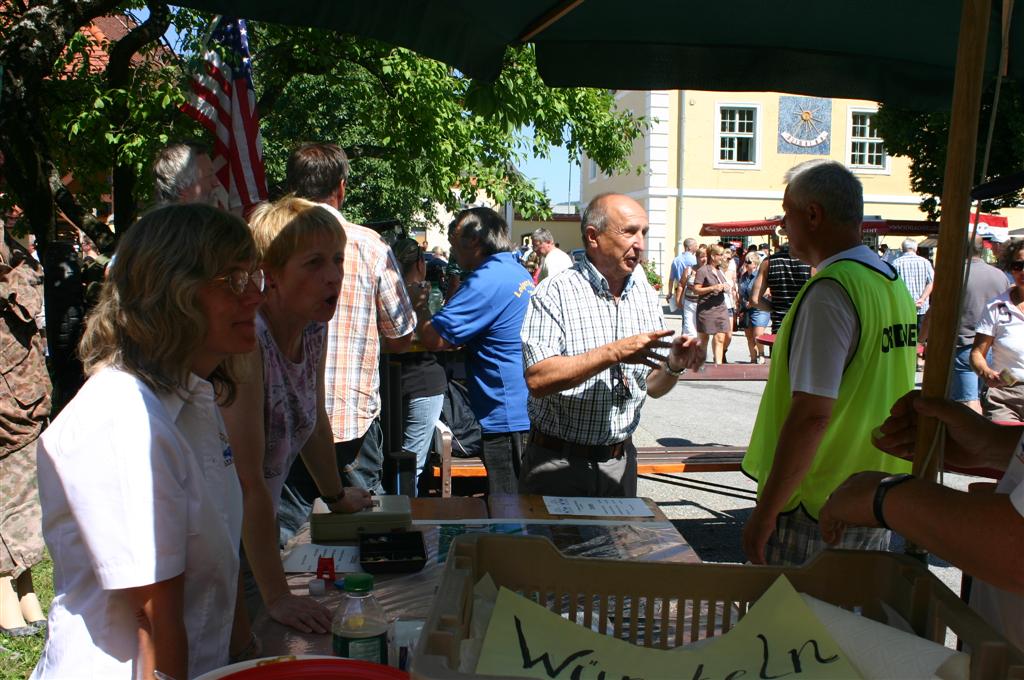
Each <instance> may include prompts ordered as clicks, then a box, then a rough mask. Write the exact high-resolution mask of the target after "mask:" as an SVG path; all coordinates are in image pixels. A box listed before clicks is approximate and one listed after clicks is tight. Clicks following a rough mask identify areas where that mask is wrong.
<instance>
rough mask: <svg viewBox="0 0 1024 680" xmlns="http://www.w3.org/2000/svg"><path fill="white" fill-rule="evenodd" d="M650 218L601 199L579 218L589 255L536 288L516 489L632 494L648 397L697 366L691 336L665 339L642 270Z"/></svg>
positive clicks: (525, 339)
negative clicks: (526, 424) (525, 430)
mask: <svg viewBox="0 0 1024 680" xmlns="http://www.w3.org/2000/svg"><path fill="white" fill-rule="evenodd" d="M647 222H648V220H647V211H645V210H644V209H643V207H641V205H640V204H639V203H637V202H636V201H634V200H633V199H632V198H629V197H628V196H625V195H622V194H601V195H600V196H597V197H595V198H594V199H593V200H592V201H591V202H590V205H589V206H588V207H587V209H586V211H585V212H584V213H583V220H582V224H581V230H582V236H583V246H584V250H585V252H586V256H585V257H584V259H583V260H582V261H581V262H577V263H576V264H574V265H573V267H572V268H571V269H568V270H566V271H565V272H563V273H561V274H560V275H558V276H556V277H554V278H549V279H546V280H545V281H543V282H542V283H541V284H540V285H539V286H538V288H537V291H536V293H535V294H534V297H533V298H532V299H531V300H530V304H529V308H528V309H527V312H526V319H525V321H524V322H523V329H522V336H521V339H522V348H523V366H524V367H525V369H526V384H527V386H528V387H529V390H530V399H529V415H530V425H531V430H530V440H529V443H528V445H527V447H526V452H525V454H524V456H523V463H522V471H521V472H520V476H519V490H520V492H521V493H534V494H545V495H554V496H626V497H629V496H635V495H636V448H635V447H634V446H633V442H632V434H633V432H634V430H636V428H637V426H638V425H639V424H640V408H641V407H642V406H643V404H644V401H645V400H646V398H647V396H648V395H650V396H652V397H655V398H657V397H660V396H662V395H664V394H667V393H668V391H669V390H671V389H672V388H673V387H674V386H675V384H676V382H677V381H678V379H679V374H680V373H682V371H683V369H684V368H698V367H699V366H700V365H701V364H702V363H704V354H705V353H706V349H705V348H704V347H702V346H701V344H700V341H699V340H698V339H696V338H687V337H685V336H680V337H677V338H675V339H672V338H670V337H669V336H671V335H672V333H673V332H672V331H670V330H666V329H665V319H664V317H663V316H662V313H661V300H660V298H659V296H658V294H657V293H655V292H654V289H653V288H651V286H650V284H649V283H648V282H647V277H646V276H645V275H644V271H643V269H642V268H640V269H637V265H638V264H640V261H641V256H642V255H643V252H644V247H645V241H646V238H647V231H648V228H649V227H648V223H647Z"/></svg>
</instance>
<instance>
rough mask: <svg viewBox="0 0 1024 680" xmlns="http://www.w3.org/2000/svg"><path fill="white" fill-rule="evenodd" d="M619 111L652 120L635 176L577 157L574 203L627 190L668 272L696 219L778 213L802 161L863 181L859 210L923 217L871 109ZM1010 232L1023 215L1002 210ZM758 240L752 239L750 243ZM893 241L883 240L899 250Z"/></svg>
mask: <svg viewBox="0 0 1024 680" xmlns="http://www.w3.org/2000/svg"><path fill="white" fill-rule="evenodd" d="M616 103H617V105H618V107H619V108H623V109H629V110H631V111H633V112H634V113H636V114H638V115H641V116H644V117H645V118H647V119H648V120H649V121H650V123H651V128H650V130H649V131H648V133H647V135H646V136H645V137H643V138H641V139H638V140H637V141H636V143H635V146H634V149H633V156H632V159H631V160H632V163H633V164H634V165H643V166H645V170H644V171H643V172H642V173H641V174H639V175H638V174H636V173H635V172H634V173H630V174H621V175H612V176H609V175H606V174H604V173H603V172H602V170H601V169H600V168H599V167H597V165H596V164H595V163H594V162H593V161H591V160H590V159H588V158H585V157H584V158H583V159H582V163H581V164H582V171H581V178H580V184H581V186H580V200H581V203H582V204H583V205H586V204H587V203H588V202H589V201H590V199H591V198H592V197H594V196H596V195H597V194H599V193H602V192H605V191H617V192H621V193H625V194H628V195H630V196H632V197H633V198H635V199H636V200H637V201H639V202H640V203H641V205H643V206H644V207H645V208H646V209H647V212H648V214H649V216H650V225H651V230H650V238H649V243H648V246H647V248H648V257H649V258H650V259H651V260H652V261H654V262H656V263H657V264H658V266H659V267H660V269H661V270H662V272H663V276H667V274H668V266H669V263H670V262H671V260H672V258H673V257H674V256H675V254H676V253H677V252H678V246H679V244H681V242H682V240H683V239H684V238H687V237H691V236H692V237H694V238H697V239H698V240H701V241H705V242H714V241H716V240H717V239H715V238H713V237H705V238H702V237H701V236H700V228H701V225H702V224H704V223H705V222H729V221H740V220H762V219H766V218H771V217H774V216H777V215H781V214H782V194H783V190H784V188H785V184H784V182H783V177H784V175H785V173H786V170H788V169H789V168H791V167H792V166H794V165H796V164H798V163H800V162H802V161H805V160H810V159H811V158H823V157H825V158H832V159H834V160H837V161H840V162H842V163H845V164H846V165H847V166H848V167H849V168H850V169H851V170H853V171H854V172H855V173H856V174H857V176H858V177H859V178H860V180H861V182H862V183H863V185H864V214H865V215H879V216H881V217H884V218H889V219H914V220H922V219H925V215H924V214H923V213H922V212H921V211H920V210H919V209H918V207H917V206H918V204H919V203H920V201H921V196H919V195H917V194H914V193H912V192H911V190H910V179H909V166H910V161H909V160H908V159H906V158H894V157H890V156H889V155H888V154H886V152H885V142H884V140H883V139H881V138H880V137H879V136H878V133H877V131H876V129H875V126H874V121H873V118H874V115H875V113H876V112H877V110H878V105H877V104H876V103H874V102H870V101H863V100H854V99H827V98H821V97H807V96H803V95H788V94H780V93H777V92H703V91H695V90H682V91H668V90H656V91H642V92H641V91H620V92H618V93H617V95H616ZM1001 214H1003V215H1006V216H1008V217H1009V221H1010V228H1011V230H1012V229H1014V228H1017V227H1022V226H1024V209H1014V210H1005V211H1002V212H1001ZM761 240H763V239H762V238H761V237H757V238H755V239H752V242H754V241H761ZM901 240H902V239H901V238H892V237H888V238H886V239H885V241H886V242H888V243H889V244H890V246H896V247H897V248H898V247H899V242H900V241H901Z"/></svg>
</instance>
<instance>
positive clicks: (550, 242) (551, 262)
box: [533, 227, 572, 283]
mask: <svg viewBox="0 0 1024 680" xmlns="http://www.w3.org/2000/svg"><path fill="white" fill-rule="evenodd" d="M533 252H535V253H537V254H538V255H539V256H540V258H541V260H540V262H541V264H540V273H539V274H538V275H537V283H540V282H541V281H543V280H544V279H546V278H548V277H549V276H554V275H555V274H557V273H558V272H563V271H565V270H566V269H568V268H569V267H571V266H572V258H571V257H569V253H567V252H565V251H564V250H562V249H561V248H559V247H558V246H556V245H555V237H554V236H553V235H552V234H551V231H550V230H548V229H544V228H543V227H541V228H540V229H535V230H534V232H533Z"/></svg>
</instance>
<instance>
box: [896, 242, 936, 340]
mask: <svg viewBox="0 0 1024 680" xmlns="http://www.w3.org/2000/svg"><path fill="white" fill-rule="evenodd" d="M892 266H893V267H895V268H896V273H897V274H899V275H900V279H902V280H903V283H905V284H906V285H907V290H908V291H910V297H912V298H914V304H916V305H917V332H918V333H920V332H921V321H923V320H924V315H925V314H926V313H927V312H928V298H929V297H930V296H931V294H932V281H934V280H935V268H934V267H932V263H931V262H929V261H928V260H926V259H925V258H923V257H921V256H920V255H918V254H917V242H916V241H915V240H914V239H911V238H908V239H906V240H904V241H903V254H902V255H900V256H899V257H897V258H896V260H895V261H894V262H893V263H892Z"/></svg>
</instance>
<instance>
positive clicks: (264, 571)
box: [223, 196, 371, 660]
mask: <svg viewBox="0 0 1024 680" xmlns="http://www.w3.org/2000/svg"><path fill="white" fill-rule="evenodd" d="M249 223H250V225H251V227H252V231H253V235H254V236H255V239H256V247H257V250H258V253H259V261H260V263H261V266H262V268H263V272H264V273H265V276H266V292H265V295H264V300H263V304H262V305H261V306H260V309H259V313H258V314H257V315H256V339H257V344H258V347H257V349H256V351H253V352H251V353H250V354H248V355H246V356H245V357H244V359H243V361H242V363H243V366H244V373H243V375H244V376H245V377H244V380H242V381H240V382H239V385H238V397H237V398H236V399H235V401H234V402H233V403H232V404H230V405H229V406H227V407H226V408H225V409H224V410H223V413H224V420H225V422H226V423H227V426H228V433H229V435H230V437H231V446H232V447H233V449H234V452H235V458H236V461H237V466H238V476H239V479H240V480H241V483H242V494H243V497H244V501H245V517H244V521H243V523H242V545H243V547H244V556H245V563H243V566H242V572H243V580H244V581H245V586H246V603H245V604H246V605H247V608H248V610H249V611H248V616H246V612H244V611H242V610H241V608H239V612H238V616H237V628H236V631H235V643H236V646H239V645H244V649H243V650H242V651H241V652H239V653H238V654H236V655H235V657H236V658H237V659H238V660H243V659H245V658H249V657H253V656H257V655H258V651H259V644H258V641H257V640H256V639H255V637H254V636H253V635H252V633H251V632H249V626H248V624H249V617H254V616H255V615H256V613H257V612H258V611H259V610H260V609H261V606H266V608H267V613H268V614H269V615H270V617H271V618H273V619H274V620H275V621H278V622H280V623H283V624H285V625H288V626H291V627H293V628H296V629H298V630H300V631H302V632H304V633H309V632H316V633H325V632H327V631H328V630H330V625H331V613H330V611H329V610H328V609H327V608H326V607H324V606H323V605H321V604H320V603H319V602H317V601H316V600H314V599H313V598H312V597H308V596H301V595H293V594H292V593H291V590H290V589H289V587H288V582H287V580H286V579H285V573H284V567H283V566H282V564H281V553H280V550H279V536H280V532H279V529H278V520H277V509H278V506H279V504H280V498H281V491H282V488H283V486H284V480H285V477H286V476H287V475H288V470H289V469H290V468H291V466H292V463H293V462H294V461H295V459H296V457H298V456H300V455H301V456H302V460H303V462H304V463H305V464H306V467H307V469H308V470H309V472H310V475H311V477H312V478H313V481H314V482H316V485H317V487H318V489H319V491H320V494H321V496H320V498H321V499H323V501H324V502H325V503H326V504H327V507H328V508H330V510H331V511H332V512H355V511H357V510H361V509H363V508H365V507H368V506H369V505H370V502H371V501H370V496H369V494H368V493H367V492H366V491H364V490H363V489H357V488H354V487H349V488H345V487H344V486H343V485H342V481H341V475H340V472H339V470H338V462H337V459H336V457H335V455H334V436H333V434H332V431H331V424H330V420H329V419H328V417H327V411H326V409H325V407H324V371H325V367H326V358H327V351H326V350H327V322H328V321H330V320H331V317H333V316H334V312H335V309H336V308H337V306H338V295H339V294H340V292H341V276H342V258H343V254H344V252H345V232H344V230H343V229H342V226H341V224H340V223H339V222H338V220H337V219H336V218H335V217H334V216H333V215H332V214H331V213H330V212H329V211H327V210H325V209H324V208H323V207H321V206H318V205H317V204H315V203H311V202H310V201H307V200H304V199H301V198H295V197H293V196H288V197H285V198H283V199H281V200H279V201H277V202H276V203H264V204H261V205H260V206H258V207H257V208H256V209H255V210H254V211H253V213H252V214H251V215H250V216H249ZM246 563H247V564H246ZM250 574H251V576H250ZM253 580H255V584H253V582H252V581H253ZM253 585H255V586H258V593H257V592H255V590H254V588H253V587H252V586H253ZM260 596H262V603H261V601H260Z"/></svg>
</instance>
